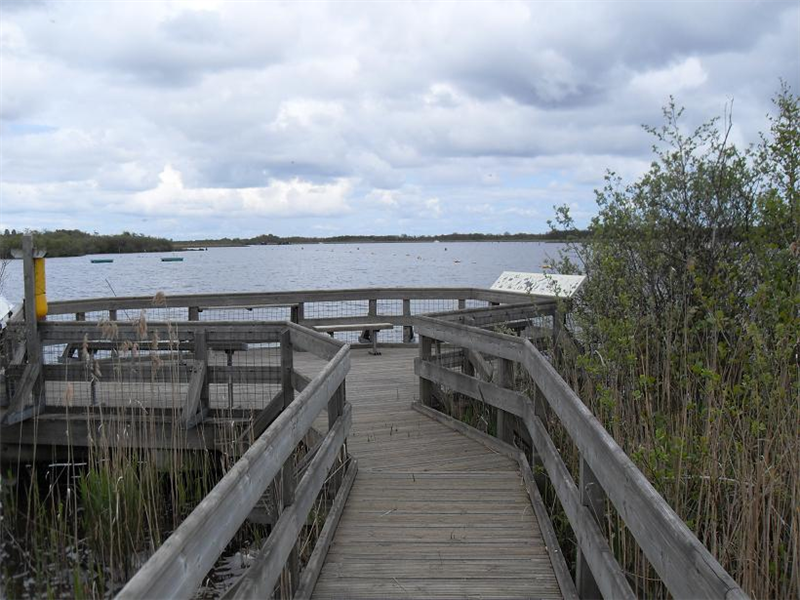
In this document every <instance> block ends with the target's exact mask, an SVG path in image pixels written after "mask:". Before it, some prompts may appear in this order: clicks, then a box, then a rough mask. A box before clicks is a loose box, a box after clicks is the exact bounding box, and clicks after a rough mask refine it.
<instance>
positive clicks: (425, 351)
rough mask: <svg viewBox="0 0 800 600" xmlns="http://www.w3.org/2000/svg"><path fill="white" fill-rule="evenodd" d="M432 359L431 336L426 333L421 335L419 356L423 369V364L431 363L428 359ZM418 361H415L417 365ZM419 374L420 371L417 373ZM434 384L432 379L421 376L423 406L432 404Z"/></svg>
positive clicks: (420, 397)
mask: <svg viewBox="0 0 800 600" xmlns="http://www.w3.org/2000/svg"><path fill="white" fill-rule="evenodd" d="M430 359H431V338H429V337H426V336H424V335H420V336H419V358H418V359H417V361H418V363H419V365H420V366H419V367H415V369H417V368H419V369H421V368H422V366H423V365H428V364H430V363H429V362H428V361H429V360H430ZM416 364H417V363H416V362H415V365H416ZM417 375H419V373H417ZM432 394H433V386H432V385H431V382H430V380H428V379H426V378H425V377H420V378H419V401H420V404H422V405H423V406H430V405H431V403H432V402H431V401H432V399H433V395H432Z"/></svg>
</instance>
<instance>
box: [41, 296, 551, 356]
mask: <svg viewBox="0 0 800 600" xmlns="http://www.w3.org/2000/svg"><path fill="white" fill-rule="evenodd" d="M437 302H438V304H444V303H447V304H448V305H451V306H452V309H464V308H467V307H468V305H473V306H475V305H483V306H489V305H496V304H500V303H503V304H506V303H527V304H538V305H541V306H542V309H543V310H544V309H545V308H546V307H549V308H550V309H552V308H553V306H554V304H553V302H552V299H551V298H546V297H539V296H531V295H528V294H522V293H519V292H505V291H499V290H486V289H479V288H463V287H458V288H457V287H454V288H444V287H443V288H415V287H408V288H403V287H398V288H362V289H344V290H306V291H287V292H258V293H237V294H192V295H175V296H169V297H167V298H166V300H165V304H164V305H163V306H162V307H161V308H163V309H168V310H176V309H179V310H180V311H181V314H180V315H178V316H172V317H170V318H171V320H177V321H184V320H190V321H197V320H202V319H203V313H204V312H207V311H217V312H220V313H223V314H224V312H225V310H228V311H230V310H234V309H242V310H247V311H249V312H250V313H251V314H250V315H248V314H244V315H242V316H243V318H245V319H247V320H259V319H257V318H256V317H254V316H252V315H255V314H257V312H256V311H257V309H269V308H271V307H272V308H282V309H285V310H284V312H285V317H281V318H280V319H279V320H285V319H286V320H288V319H291V320H292V321H293V322H295V323H299V324H302V325H305V326H307V327H313V326H316V325H351V324H360V323H363V322H364V321H365V320H367V321H368V322H370V321H371V322H375V321H380V322H383V323H391V324H393V325H395V326H396V327H398V328H402V341H403V342H404V343H410V342H412V341H413V339H414V336H413V330H412V325H413V317H414V316H415V315H419V314H427V313H432V312H436V313H438V312H441V311H443V310H447V309H445V308H441V307H440V306H438V305H437ZM355 303H357V304H358V306H354V304H355ZM154 308H158V307H154V305H153V298H152V297H151V296H139V297H111V298H93V299H90V300H67V301H57V302H51V303H50V304H49V314H50V315H52V316H58V315H74V318H75V320H77V321H82V320H85V319H86V318H87V315H88V314H91V313H95V315H98V314H99V315H102V318H107V319H110V320H112V321H116V320H118V318H119V317H124V316H125V315H126V314H127V315H128V316H129V317H130V316H135V314H134V313H130V312H128V311H138V310H152V309H154ZM315 309H316V310H315ZM355 309H357V310H355ZM319 313H329V314H319ZM348 313H355V314H348ZM99 318H100V317H99V316H96V318H95V319H94V320H99ZM161 320H163V319H161ZM216 320H226V318H225V317H224V316H223V317H222V318H220V317H216ZM261 320H264V319H261ZM267 320H275V319H274V317H273V318H272V319H267Z"/></svg>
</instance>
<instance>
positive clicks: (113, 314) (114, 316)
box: [108, 308, 117, 321]
mask: <svg viewBox="0 0 800 600" xmlns="http://www.w3.org/2000/svg"><path fill="white" fill-rule="evenodd" d="M108 320H109V321H116V320H117V311H116V310H115V309H113V308H112V309H111V310H109V311H108Z"/></svg>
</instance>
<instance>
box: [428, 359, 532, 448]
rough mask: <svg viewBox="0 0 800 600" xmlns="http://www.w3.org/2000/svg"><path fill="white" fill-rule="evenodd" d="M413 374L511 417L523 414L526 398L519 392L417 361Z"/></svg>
mask: <svg viewBox="0 0 800 600" xmlns="http://www.w3.org/2000/svg"><path fill="white" fill-rule="evenodd" d="M414 373H415V374H416V375H418V376H419V377H420V378H421V379H420V381H422V380H426V381H432V382H435V383H437V384H439V385H444V386H446V387H448V388H450V389H452V390H453V391H455V392H458V393H459V394H464V395H465V396H469V397H470V398H475V399H476V400H480V401H482V402H485V403H486V404H488V405H490V406H494V407H496V408H498V409H500V410H505V411H507V412H509V413H511V414H512V415H517V416H523V415H524V414H525V411H526V408H525V407H526V405H527V403H528V398H527V397H526V396H525V395H524V394H520V393H519V392H514V391H512V390H509V389H505V388H501V387H498V386H496V385H494V384H493V383H489V382H487V381H481V380H480V379H476V378H474V377H469V376H467V375H464V374H463V373H459V372H457V371H451V370H449V369H445V368H442V367H440V366H438V365H435V364H433V363H429V362H425V361H421V360H419V359H417V360H416V361H415V362H414ZM504 441H506V440H504Z"/></svg>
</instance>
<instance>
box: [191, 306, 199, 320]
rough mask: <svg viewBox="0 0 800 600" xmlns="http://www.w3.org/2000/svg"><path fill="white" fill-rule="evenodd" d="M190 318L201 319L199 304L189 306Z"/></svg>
mask: <svg viewBox="0 0 800 600" xmlns="http://www.w3.org/2000/svg"><path fill="white" fill-rule="evenodd" d="M189 320H190V321H199V320H200V307H198V306H190V307H189Z"/></svg>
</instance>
